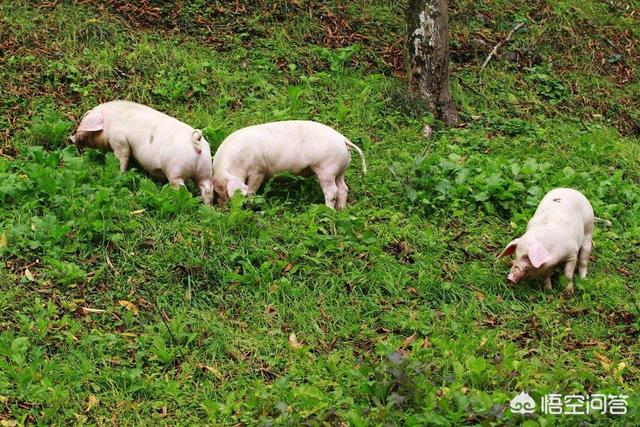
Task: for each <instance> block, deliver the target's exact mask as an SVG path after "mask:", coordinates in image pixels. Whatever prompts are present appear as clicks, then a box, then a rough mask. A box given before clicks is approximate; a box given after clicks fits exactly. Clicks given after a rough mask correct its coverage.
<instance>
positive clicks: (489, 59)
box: [480, 22, 524, 73]
mask: <svg viewBox="0 0 640 427" xmlns="http://www.w3.org/2000/svg"><path fill="white" fill-rule="evenodd" d="M522 27H524V22H520V23H519V24H517V25H516V26H515V27H513V29H512V30H511V31H510V32H509V34H507V38H505V39H504V40H502V41H501V42H500V43H498V44H497V45H495V46H494V47H493V49H491V52H490V53H489V56H487V59H485V60H484V62H483V63H482V66H481V67H480V72H481V73H482V71H483V70H484V67H486V66H487V64H488V63H489V61H491V58H493V56H494V55H495V54H496V53H498V49H500V48H501V47H502V46H504V45H505V44H506V43H507V42H508V41H509V40H511V37H513V35H514V34H515V32H516V31H518V30H519V29H520V28H522Z"/></svg>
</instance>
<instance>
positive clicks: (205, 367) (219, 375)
mask: <svg viewBox="0 0 640 427" xmlns="http://www.w3.org/2000/svg"><path fill="white" fill-rule="evenodd" d="M197 366H198V368H199V369H202V370H203V371H207V372H209V373H212V374H213V375H214V376H215V377H216V378H218V379H219V380H221V381H222V380H223V379H224V375H222V372H220V370H219V369H218V368H216V367H215V366H209V365H205V364H203V363H198V365H197Z"/></svg>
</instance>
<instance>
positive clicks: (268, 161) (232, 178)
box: [213, 120, 367, 209]
mask: <svg viewBox="0 0 640 427" xmlns="http://www.w3.org/2000/svg"><path fill="white" fill-rule="evenodd" d="M351 149H353V150H356V151H357V152H358V154H359V155H360V157H361V159H362V170H363V172H364V173H366V171H367V166H366V163H365V159H364V154H363V153H362V150H360V148H358V147H357V146H356V145H355V144H353V143H351V142H350V141H349V140H348V139H347V138H346V137H344V136H343V135H342V134H340V133H339V132H337V131H336V130H334V129H332V128H330V127H329V126H326V125H323V124H321V123H317V122H313V121H309V120H287V121H280V122H272V123H265V124H261V125H256V126H250V127H246V128H243V129H240V130H237V131H235V132H234V133H232V134H231V135H229V136H228V137H227V138H226V139H225V140H224V141H222V144H220V147H219V148H218V150H217V152H216V154H215V156H214V157H213V188H214V192H215V194H216V197H217V202H218V205H220V206H222V205H224V203H225V202H226V201H227V200H228V199H229V198H230V197H231V196H233V194H234V193H235V192H236V191H237V190H240V192H241V193H242V194H244V195H247V194H255V192H256V191H257V190H258V188H259V187H260V184H261V183H262V181H263V180H264V179H265V178H269V177H271V176H273V175H274V174H276V173H279V172H284V171H289V172H292V173H294V174H297V175H301V176H310V175H311V174H315V175H316V177H317V178H318V181H319V182H320V186H321V187H322V192H323V193H324V201H325V204H326V205H327V206H328V207H330V208H331V209H343V208H344V207H345V206H346V204H347V192H348V190H349V189H348V187H347V185H346V184H345V182H344V174H345V170H346V169H347V166H348V165H349V162H350V161H351V154H350V150H351Z"/></svg>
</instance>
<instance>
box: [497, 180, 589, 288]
mask: <svg viewBox="0 0 640 427" xmlns="http://www.w3.org/2000/svg"><path fill="white" fill-rule="evenodd" d="M593 223H594V216H593V209H592V208H591V204H590V203H589V201H588V200H587V198H586V197H585V196H584V195H583V194H582V193H580V192H579V191H576V190H573V189H571V188H556V189H554V190H551V191H549V192H548V193H547V194H546V195H545V196H544V198H543V199H542V201H541V202H540V204H539V205H538V209H536V212H535V214H534V215H533V218H531V220H529V224H528V225H527V231H526V233H524V234H523V235H522V236H520V237H518V238H517V239H514V240H512V241H511V243H509V244H508V245H507V247H506V248H505V250H504V251H502V253H501V254H500V255H498V257H499V258H500V257H503V256H506V255H511V254H512V253H514V252H515V254H516V259H515V261H514V262H513V264H512V267H511V271H510V272H509V275H508V276H507V280H508V281H509V282H511V283H513V284H517V283H518V282H520V281H521V280H523V279H524V280H529V279H536V278H541V279H543V280H544V284H545V288H546V289H551V274H552V273H553V271H554V269H555V268H556V266H559V265H561V264H564V274H565V276H566V277H567V279H568V280H569V283H568V285H567V288H566V289H565V292H566V293H567V294H572V293H573V273H574V271H575V268H576V264H577V265H578V273H579V275H580V277H581V278H584V277H586V276H587V262H588V261H589V254H590V253H591V241H592V235H593Z"/></svg>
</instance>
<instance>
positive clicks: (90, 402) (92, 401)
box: [84, 394, 100, 412]
mask: <svg viewBox="0 0 640 427" xmlns="http://www.w3.org/2000/svg"><path fill="white" fill-rule="evenodd" d="M98 403H100V399H98V398H97V397H95V396H94V395H93V394H91V395H89V399H87V408H86V409H85V410H84V412H89V411H91V409H92V408H94V407H96V406H98Z"/></svg>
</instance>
